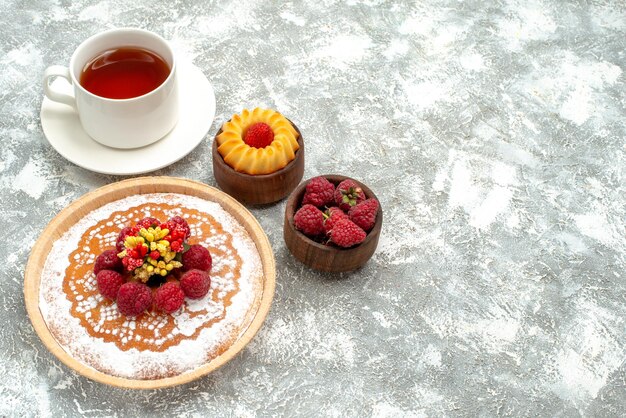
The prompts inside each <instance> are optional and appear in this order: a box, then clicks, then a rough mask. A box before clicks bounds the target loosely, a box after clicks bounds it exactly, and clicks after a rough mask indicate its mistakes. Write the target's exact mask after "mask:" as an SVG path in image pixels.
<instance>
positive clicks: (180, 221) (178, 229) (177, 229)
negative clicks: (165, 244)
mask: <svg viewBox="0 0 626 418" xmlns="http://www.w3.org/2000/svg"><path fill="white" fill-rule="evenodd" d="M168 223H172V224H174V226H173V227H172V226H170V228H169V230H170V235H172V237H173V238H174V239H175V240H176V239H183V240H186V239H187V238H189V235H191V228H189V224H188V223H187V221H186V220H185V219H184V218H182V217H180V216H174V217H173V218H171V219H170V220H169V221H168Z"/></svg>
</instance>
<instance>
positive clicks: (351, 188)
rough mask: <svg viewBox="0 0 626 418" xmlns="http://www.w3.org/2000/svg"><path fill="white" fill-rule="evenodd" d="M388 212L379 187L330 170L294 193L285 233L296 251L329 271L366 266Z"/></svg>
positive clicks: (309, 263) (311, 264)
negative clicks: (380, 197)
mask: <svg viewBox="0 0 626 418" xmlns="http://www.w3.org/2000/svg"><path fill="white" fill-rule="evenodd" d="M382 225H383V211H382V208H381V207H380V203H379V200H378V198H377V197H376V195H375V194H374V192H372V191H371V190H370V189H369V188H368V187H367V186H365V185H364V184H363V183H361V182H359V181H357V180H354V179H352V178H350V177H346V176H341V175H336V174H327V175H322V176H318V177H314V178H312V179H309V180H307V181H305V182H303V183H301V184H300V185H299V186H298V187H297V188H296V189H295V190H294V191H293V193H291V195H290V196H289V199H288V200H287V207H286V208H285V223H284V227H283V236H284V239H285V244H286V245H287V248H288V249H289V251H290V252H291V254H293V256H294V257H295V258H296V259H298V260H299V261H301V262H302V263H304V264H306V265H307V266H309V267H311V268H313V269H315V270H320V271H326V272H333V273H338V272H345V271H352V270H356V269H358V268H360V267H362V266H363V265H364V264H365V263H366V262H367V261H368V260H369V259H370V258H371V257H372V255H373V254H374V252H375V251H376V246H377V245H378V238H379V237H380V231H381V229H382Z"/></svg>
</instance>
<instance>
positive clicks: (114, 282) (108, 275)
mask: <svg viewBox="0 0 626 418" xmlns="http://www.w3.org/2000/svg"><path fill="white" fill-rule="evenodd" d="M96 282H97V284H98V291H99V292H100V294H101V295H102V296H104V297H105V298H107V299H111V300H115V298H117V291H118V290H120V286H122V285H123V284H124V277H123V276H122V275H121V274H119V273H118V272H117V271H113V270H100V272H98V275H97V276H96Z"/></svg>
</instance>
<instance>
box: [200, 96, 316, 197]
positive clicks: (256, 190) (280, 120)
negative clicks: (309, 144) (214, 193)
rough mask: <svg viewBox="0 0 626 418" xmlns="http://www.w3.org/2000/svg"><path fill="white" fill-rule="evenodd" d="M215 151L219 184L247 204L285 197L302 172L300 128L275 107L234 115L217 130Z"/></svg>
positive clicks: (215, 173)
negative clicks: (275, 109)
mask: <svg viewBox="0 0 626 418" xmlns="http://www.w3.org/2000/svg"><path fill="white" fill-rule="evenodd" d="M212 154H213V174H214V176H215V180H216V181H217V184H218V185H219V186H220V188H221V189H222V190H223V191H225V192H226V193H228V194H230V195H231V196H233V197H234V198H236V199H237V200H239V201H240V202H242V203H246V204H252V205H260V204H268V203H274V202H277V201H279V200H281V199H283V198H285V197H286V196H287V195H289V193H290V192H291V191H292V190H293V189H294V188H295V187H296V186H297V185H298V183H299V182H300V180H302V175H303V174H304V142H303V140H302V134H301V133H300V130H299V129H298V127H297V126H296V125H295V124H294V123H292V122H291V121H290V120H289V119H287V118H285V117H284V116H283V115H281V114H280V113H278V112H276V111H274V110H271V109H261V108H256V109H253V110H248V109H244V110H243V111H242V112H241V114H236V115H233V117H232V118H231V119H230V120H229V121H228V122H225V123H224V125H223V126H222V127H221V128H220V130H219V131H218V133H217V134H216V136H215V140H214V141H213V149H212Z"/></svg>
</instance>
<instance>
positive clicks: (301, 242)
mask: <svg viewBox="0 0 626 418" xmlns="http://www.w3.org/2000/svg"><path fill="white" fill-rule="evenodd" d="M323 177H326V179H327V180H328V181H330V182H331V183H333V184H334V185H335V186H336V185H338V184H339V183H341V182H342V181H343V180H346V179H349V178H350V177H346V176H340V175H335V174H328V175H323ZM352 180H354V179H352ZM354 181H355V182H356V183H357V184H358V185H359V186H360V187H361V189H363V192H364V193H365V196H366V197H368V198H370V197H373V198H376V199H377V200H378V198H377V197H376V195H375V194H374V192H372V191H371V190H370V189H369V188H368V187H367V186H365V185H364V184H363V183H361V182H359V181H357V180H354ZM308 182H309V180H307V181H305V182H303V183H302V184H300V185H299V186H298V187H297V188H296V189H295V190H294V191H293V193H291V196H289V199H288V200H287V207H286V208H285V224H284V226H283V237H284V239H285V244H286V245H287V248H288V249H289V251H290V252H291V254H293V256H294V257H296V259H298V260H300V261H301V262H302V263H304V264H306V265H307V266H309V267H311V268H313V269H315V270H320V271H327V272H332V273H338V272H343V271H352V270H356V269H358V268H359V267H362V266H363V265H364V264H365V263H366V262H367V260H369V259H370V258H371V257H372V254H374V252H375V251H376V246H377V245H378V238H379V237H380V231H381V229H382V226H383V209H382V207H380V208H379V209H378V215H377V216H376V223H375V224H374V227H373V228H372V230H371V231H369V232H368V234H367V237H366V238H365V241H363V242H362V243H361V244H359V245H357V246H355V247H352V248H340V247H336V246H330V245H323V244H320V243H318V242H315V241H313V240H312V239H310V238H309V237H307V236H306V235H304V234H303V233H302V232H300V231H298V230H297V229H296V227H295V225H294V223H293V215H294V214H295V213H296V210H297V209H298V207H300V204H301V202H302V197H303V196H304V192H305V189H306V185H307V184H308ZM378 201H379V202H380V200H378Z"/></svg>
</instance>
